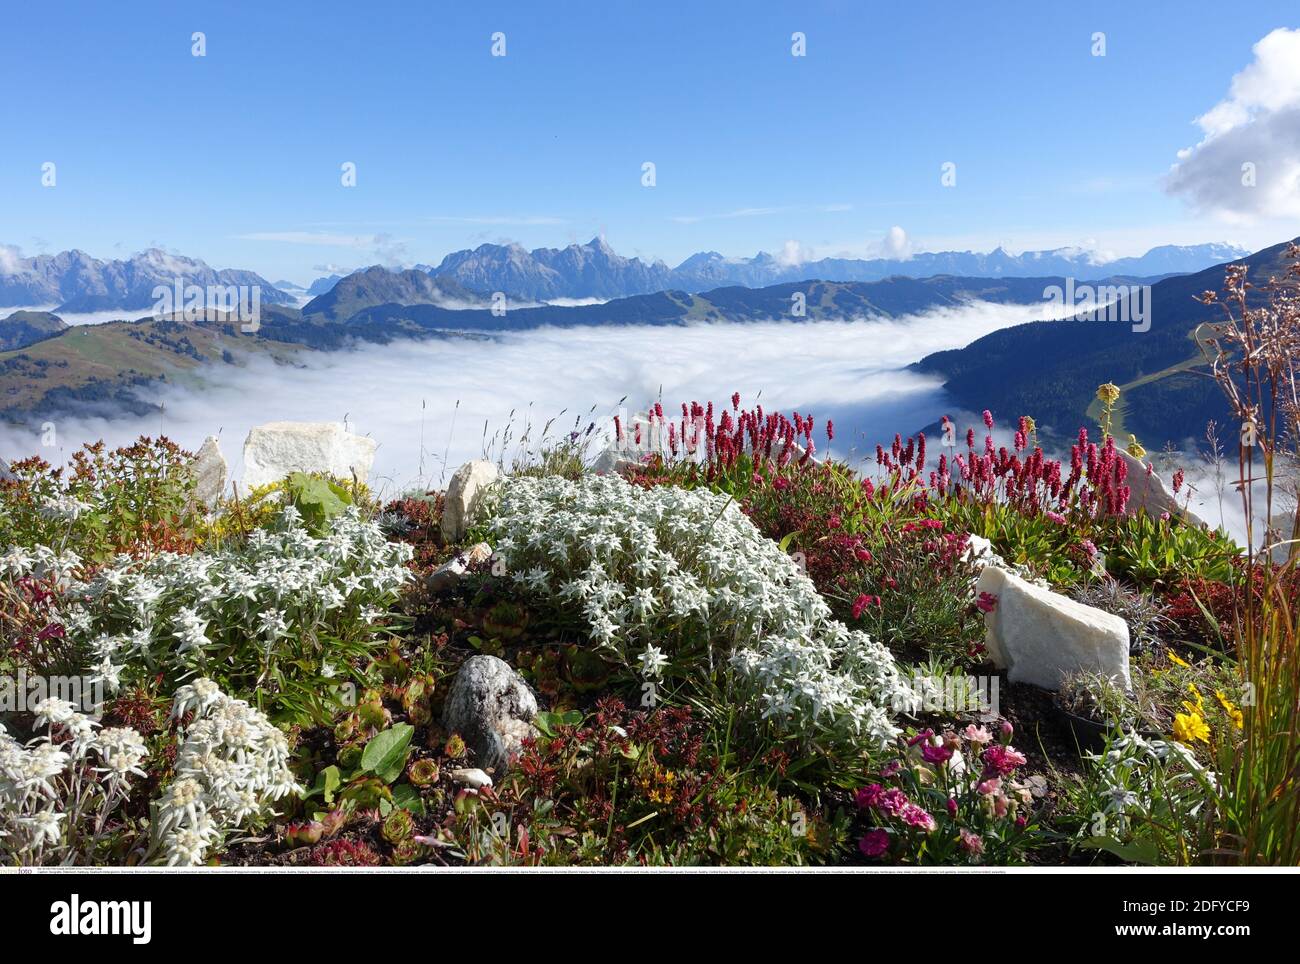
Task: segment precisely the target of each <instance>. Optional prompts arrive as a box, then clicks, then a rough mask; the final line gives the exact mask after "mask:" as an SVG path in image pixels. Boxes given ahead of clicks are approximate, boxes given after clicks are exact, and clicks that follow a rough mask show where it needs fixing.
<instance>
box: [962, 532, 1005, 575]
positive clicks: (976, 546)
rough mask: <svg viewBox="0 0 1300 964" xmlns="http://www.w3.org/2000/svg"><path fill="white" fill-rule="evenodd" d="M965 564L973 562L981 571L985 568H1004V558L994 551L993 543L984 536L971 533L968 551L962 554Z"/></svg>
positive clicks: (968, 540) (967, 546)
mask: <svg viewBox="0 0 1300 964" xmlns="http://www.w3.org/2000/svg"><path fill="white" fill-rule="evenodd" d="M962 561H963V562H973V563H975V564H976V565H978V566H979V567H980V568H981V569H983V568H984V567H985V566H1002V565H1005V563H1004V562H1003V561H1002V557H1001V556H999V555H998V554H997V553H996V552H994V551H993V543H992V542H990V541H989V540H988V539H985V538H984V537H983V536H977V535H975V533H973V532H972V533H971V534H970V535H969V536H968V537H967V542H966V551H965V552H964V553H963V554H962Z"/></svg>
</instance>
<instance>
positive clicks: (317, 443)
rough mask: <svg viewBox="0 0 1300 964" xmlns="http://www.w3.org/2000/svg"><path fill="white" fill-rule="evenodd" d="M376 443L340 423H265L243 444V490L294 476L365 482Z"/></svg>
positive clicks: (250, 433)
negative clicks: (301, 474)
mask: <svg viewBox="0 0 1300 964" xmlns="http://www.w3.org/2000/svg"><path fill="white" fill-rule="evenodd" d="M375 448H376V442H375V440H374V439H372V438H366V437H365V436H363V435H353V434H352V433H351V432H349V431H348V430H347V429H346V428H344V427H343V423H342V422H268V423H266V424H265V425H258V426H257V427H256V428H254V429H253V430H252V431H250V432H249V433H248V439H247V440H246V441H245V442H244V478H243V483H244V489H245V490H248V489H252V488H255V487H256V486H259V485H266V484H268V483H271V482H279V481H280V480H281V479H283V478H285V477H286V476H288V475H291V474H293V473H294V472H308V473H315V474H320V475H333V476H337V477H339V478H341V479H351V478H352V476H353V475H356V478H357V481H359V482H364V481H366V477H367V476H368V475H369V474H370V466H371V465H373V464H374V461H375Z"/></svg>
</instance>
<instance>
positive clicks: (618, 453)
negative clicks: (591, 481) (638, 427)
mask: <svg viewBox="0 0 1300 964" xmlns="http://www.w3.org/2000/svg"><path fill="white" fill-rule="evenodd" d="M639 464H640V463H639V462H638V461H637V460H636V459H634V458H629V457H628V454H627V452H625V451H624V450H622V449H620V448H618V447H616V446H613V445H611V446H610V447H609V448H607V449H603V450H602V451H601V453H600V454H599V455H597V456H596V458H595V460H594V461H593V462H592V463H591V465H589V466H587V471H588V472H594V473H596V474H597V475H608V474H610V473H611V472H614V473H617V474H619V475H622V474H623V472H625V471H627V470H628V469H634V468H636V467H637V466H638V465H639Z"/></svg>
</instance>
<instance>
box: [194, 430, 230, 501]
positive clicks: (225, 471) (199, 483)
mask: <svg viewBox="0 0 1300 964" xmlns="http://www.w3.org/2000/svg"><path fill="white" fill-rule="evenodd" d="M190 470H191V471H192V472H193V473H194V480H195V486H194V497H195V498H196V499H198V500H199V501H200V502H202V503H203V504H204V505H206V506H214V505H216V504H217V500H218V499H220V498H221V496H222V495H223V494H225V491H226V478H227V477H228V475H229V471H230V466H228V465H227V464H226V457H225V456H224V455H222V454H221V445H220V444H219V443H218V442H217V437H216V436H215V435H209V436H208V437H207V438H206V439H204V441H203V445H202V446H200V447H199V450H198V452H197V453H196V454H195V456H194V462H193V464H192V465H191V466H190Z"/></svg>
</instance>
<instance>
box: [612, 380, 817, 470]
mask: <svg viewBox="0 0 1300 964" xmlns="http://www.w3.org/2000/svg"><path fill="white" fill-rule="evenodd" d="M648 415H649V419H648V421H649V428H650V432H651V434H652V435H653V434H655V433H660V434H663V433H666V435H667V441H668V450H669V452H670V453H671V455H672V457H673V458H677V457H679V456H680V455H681V454H682V452H683V451H685V452H686V453H688V454H693V453H695V452H697V451H699V448H700V446H701V445H702V446H703V447H704V454H705V461H706V462H707V463H708V465H709V469H710V474H712V473H713V472H717V471H721V470H725V469H729V468H731V467H732V466H733V465H734V464H735V462H736V459H737V458H738V457H739V456H741V455H742V454H749V455H750V456H751V457H752V458H753V459H754V461H755V462H767V463H771V464H773V465H776V466H777V467H779V468H784V467H785V466H786V465H788V464H789V463H790V462H791V461H793V460H797V461H798V462H799V464H801V465H806V464H808V462H809V461H811V459H812V457H813V455H814V454H815V453H816V451H817V443H816V442H815V441H814V440H813V435H814V433H815V432H816V429H817V423H816V421H815V420H814V419H813V417H812V416H811V415H806V414H805V415H801V414H800V413H799V412H794V413H793V414H792V415H790V416H786V415H785V414H783V413H778V412H765V411H764V410H763V406H762V405H755V406H754V407H753V408H750V409H743V410H742V409H741V407H740V393H739V392H734V393H733V394H732V396H731V408H730V409H727V408H725V407H723V408H722V409H721V411H715V409H714V405H713V402H708V403H706V404H701V403H700V402H695V401H692V402H683V403H682V405H681V417H680V418H677V417H674V416H669V415H667V414H666V413H665V411H664V406H663V404H662V403H660V402H656V403H655V404H654V405H652V406H651V407H650V410H649V413H648ZM614 430H615V433H616V435H617V436H618V441H619V443H620V444H622V443H624V442H625V438H624V433H623V428H622V426H621V424H620V423H619V421H618V420H617V419H616V420H615V426H614ZM635 434H636V438H634V440H633V441H635V442H636V444H637V445H638V446H639V445H641V444H643V440H642V438H641V437H640V435H641V433H640V426H639V425H638V426H637V428H636V433H635ZM826 437H827V439H834V437H835V427H834V425H833V424H832V423H831V422H829V421H828V422H827V423H826Z"/></svg>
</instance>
